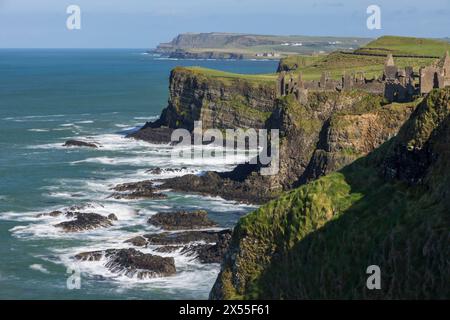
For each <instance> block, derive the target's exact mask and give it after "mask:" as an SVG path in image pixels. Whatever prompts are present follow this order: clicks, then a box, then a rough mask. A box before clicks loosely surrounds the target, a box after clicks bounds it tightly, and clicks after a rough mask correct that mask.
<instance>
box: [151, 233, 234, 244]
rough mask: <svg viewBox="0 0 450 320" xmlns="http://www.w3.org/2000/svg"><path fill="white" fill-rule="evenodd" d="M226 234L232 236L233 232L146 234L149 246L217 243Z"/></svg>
mask: <svg viewBox="0 0 450 320" xmlns="http://www.w3.org/2000/svg"><path fill="white" fill-rule="evenodd" d="M224 233H229V234H231V230H229V229H226V230H222V231H183V232H173V233H172V232H162V233H156V234H145V235H144V237H145V238H146V239H147V241H148V244H153V245H180V244H188V243H189V242H196V241H204V242H207V243H216V242H218V241H219V238H220V235H221V234H224Z"/></svg>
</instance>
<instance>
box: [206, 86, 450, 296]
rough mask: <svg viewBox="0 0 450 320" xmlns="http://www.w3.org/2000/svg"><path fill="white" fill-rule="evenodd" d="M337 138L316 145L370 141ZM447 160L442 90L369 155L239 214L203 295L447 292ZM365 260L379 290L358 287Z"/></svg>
mask: <svg viewBox="0 0 450 320" xmlns="http://www.w3.org/2000/svg"><path fill="white" fill-rule="evenodd" d="M383 112H384V111H382V112H381V113H375V114H370V115H366V116H365V117H363V118H360V120H361V122H362V124H361V125H360V126H359V127H360V128H364V130H361V131H360V132H359V133H358V135H359V134H362V136H363V137H369V136H372V135H371V134H369V133H368V132H371V129H370V128H373V127H374V126H376V125H377V124H376V123H375V122H373V121H374V117H375V118H376V117H378V119H383V117H384V115H383ZM405 112H406V111H405ZM342 117H343V118H341V119H340V120H348V115H346V116H342ZM389 118H390V117H389ZM333 121H336V120H335V119H334V120H333V119H331V120H330V128H331V127H332V124H333ZM344 127H345V126H344ZM387 127H389V125H387ZM369 129H370V130H369ZM346 130H348V129H344V130H343V131H342V134H344V136H345V135H348V132H347V131H346ZM332 131H333V129H328V130H326V131H325V132H326V133H327V134H324V135H325V136H327V135H328V133H330V132H332ZM377 131H378V130H377ZM388 131H389V130H388ZM394 131H395V130H392V132H394ZM352 134H355V131H352ZM339 136H340V135H335V138H338V137H339ZM338 140H339V139H337V140H336V139H329V140H328V141H327V144H324V146H323V147H324V148H323V149H321V150H325V151H326V150H339V149H340V148H341V146H342V147H345V148H347V147H348V144H354V145H355V147H356V149H358V150H361V151H363V150H367V148H369V149H370V148H371V147H372V144H371V143H372V142H373V141H377V139H373V141H372V142H369V143H368V144H367V143H366V142H365V141H363V140H361V139H357V140H358V143H356V142H355V141H356V140H354V139H352V137H351V136H350V139H349V140H348V141H349V142H345V143H344V140H343V141H342V142H340V143H336V141H338ZM352 140H353V142H352ZM327 148H328V149H327ZM449 159H450V89H445V90H440V91H434V92H432V93H431V94H430V95H429V96H428V97H427V98H426V99H425V100H424V101H423V102H422V103H420V105H419V106H418V107H417V108H416V110H415V111H414V112H413V113H412V115H411V116H410V118H409V120H408V121H407V122H406V123H405V124H404V125H403V126H402V128H401V129H400V132H399V133H398V134H397V135H396V136H395V137H394V138H392V139H390V140H389V141H388V142H386V143H384V144H383V145H382V146H380V147H379V148H377V149H376V150H375V151H374V152H372V153H371V154H369V155H367V156H365V157H363V158H361V159H359V160H357V161H355V162H353V163H352V164H351V165H349V166H347V167H345V168H344V169H342V170H340V171H338V172H334V173H331V174H329V175H326V176H324V177H322V178H320V179H318V180H315V181H313V182H310V183H308V184H306V185H303V186H301V187H299V188H297V189H295V190H293V191H291V192H288V193H285V194H283V195H282V196H281V197H280V198H278V199H277V200H274V201H272V202H270V203H268V204H267V205H265V206H263V207H261V208H260V209H258V210H257V211H255V212H253V213H251V214H249V215H247V216H246V217H244V218H242V219H241V220H240V221H239V223H238V225H237V226H236V228H235V230H234V232H233V239H232V243H231V246H230V249H229V251H228V253H227V255H226V257H225V260H224V262H223V264H222V270H221V272H220V274H219V276H218V279H217V281H216V283H215V285H214V287H213V289H212V291H211V295H210V297H211V298H213V299H232V298H241V299H242V298H244V299H252V298H259V299H260V298H268V299H280V298H283V299H332V298H344V299H357V298H362V299H387V298H391V299H407V298H411V299H417V298H422V299H429V298H440V299H448V298H450V288H449V287H448V284H447V283H448V279H449V278H450V261H449V257H448V252H449V249H450V248H449V244H450V234H449V232H448V231H449V228H450V216H449V212H450V197H449V191H448V190H450V189H449V187H450V174H449V171H448V165H449ZM370 265H378V266H379V267H380V270H381V289H380V290H369V289H367V287H366V280H367V277H368V275H367V274H366V270H367V267H368V266H370Z"/></svg>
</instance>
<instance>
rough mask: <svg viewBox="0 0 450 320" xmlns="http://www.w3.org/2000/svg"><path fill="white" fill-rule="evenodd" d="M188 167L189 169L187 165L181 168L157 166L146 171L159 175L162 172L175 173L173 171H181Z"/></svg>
mask: <svg viewBox="0 0 450 320" xmlns="http://www.w3.org/2000/svg"><path fill="white" fill-rule="evenodd" d="M186 169H187V167H181V168H166V169H162V168H160V167H156V168H153V169H149V170H147V171H145V172H146V173H151V174H155V175H159V174H161V173H163V172H171V173H173V172H181V171H183V170H186Z"/></svg>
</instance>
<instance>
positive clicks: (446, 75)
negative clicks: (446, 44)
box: [439, 51, 450, 88]
mask: <svg viewBox="0 0 450 320" xmlns="http://www.w3.org/2000/svg"><path fill="white" fill-rule="evenodd" d="M439 67H440V68H441V76H442V78H443V79H442V80H443V84H442V87H444V88H445V87H448V86H450V55H449V53H448V51H447V52H446V53H445V56H444V57H443V58H442V60H441V62H440V63H439Z"/></svg>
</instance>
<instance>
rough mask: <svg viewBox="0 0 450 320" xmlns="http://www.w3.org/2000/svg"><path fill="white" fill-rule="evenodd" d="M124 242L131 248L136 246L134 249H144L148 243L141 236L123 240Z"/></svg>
mask: <svg viewBox="0 0 450 320" xmlns="http://www.w3.org/2000/svg"><path fill="white" fill-rule="evenodd" d="M125 242H129V243H131V244H132V245H133V246H136V247H145V246H146V245H147V243H148V241H147V239H145V238H144V237H142V236H137V237H134V238H131V239H128V240H125Z"/></svg>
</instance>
